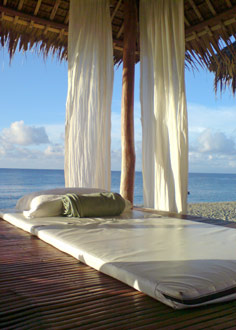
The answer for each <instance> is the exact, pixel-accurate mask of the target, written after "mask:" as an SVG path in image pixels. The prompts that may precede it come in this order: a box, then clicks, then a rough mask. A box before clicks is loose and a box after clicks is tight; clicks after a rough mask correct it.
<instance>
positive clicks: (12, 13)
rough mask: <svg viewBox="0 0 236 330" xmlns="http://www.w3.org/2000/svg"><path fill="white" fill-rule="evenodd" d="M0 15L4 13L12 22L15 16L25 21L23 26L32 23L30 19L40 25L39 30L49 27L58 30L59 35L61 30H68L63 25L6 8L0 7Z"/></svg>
mask: <svg viewBox="0 0 236 330" xmlns="http://www.w3.org/2000/svg"><path fill="white" fill-rule="evenodd" d="M0 13H4V14H5V15H7V16H9V18H10V17H11V18H12V20H14V17H15V16H19V17H20V18H23V19H24V20H26V21H25V22H24V23H25V24H23V25H27V24H30V22H31V21H32V18H33V21H34V22H35V23H37V24H40V25H42V27H41V28H44V26H50V27H52V28H54V29H58V30H59V33H60V30H61V29H64V30H65V31H67V30H68V27H67V26H66V25H65V24H61V23H56V22H54V21H49V20H46V19H43V18H40V17H37V16H35V17H32V15H29V14H25V13H23V12H20V11H17V10H14V9H11V8H8V7H4V6H2V5H0ZM7 20H9V21H10V19H7ZM22 23H23V22H22Z"/></svg>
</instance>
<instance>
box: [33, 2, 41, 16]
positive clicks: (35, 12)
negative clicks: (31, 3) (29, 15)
mask: <svg viewBox="0 0 236 330" xmlns="http://www.w3.org/2000/svg"><path fill="white" fill-rule="evenodd" d="M41 2H42V0H38V2H37V5H36V7H35V10H34V16H36V15H37V14H38V11H39V8H40V6H41Z"/></svg>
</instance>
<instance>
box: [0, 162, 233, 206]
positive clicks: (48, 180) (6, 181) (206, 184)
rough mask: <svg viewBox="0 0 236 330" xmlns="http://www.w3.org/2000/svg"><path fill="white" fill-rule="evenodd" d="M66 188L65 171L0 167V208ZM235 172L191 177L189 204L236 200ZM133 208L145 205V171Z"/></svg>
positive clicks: (115, 179) (114, 184)
mask: <svg viewBox="0 0 236 330" xmlns="http://www.w3.org/2000/svg"><path fill="white" fill-rule="evenodd" d="M120 176H121V171H118V170H112V171H111V191H114V192H119V191H120ZM63 186H65V180H64V170H62V169H35V168H32V169H29V168H0V209H7V208H14V206H15V205H16V202H17V200H18V199H19V198H21V197H22V196H23V195H26V194H28V193H31V192H33V191H42V190H47V189H53V188H59V187H63ZM235 187H236V174H235V173H197V172H190V173H189V175H188V191H189V192H190V194H189V195H188V200H187V201H188V204H192V203H203V202H208V203H209V202H228V201H236V189H235ZM134 205H138V206H142V205H143V182H142V172H141V171H136V172H135V186H134Z"/></svg>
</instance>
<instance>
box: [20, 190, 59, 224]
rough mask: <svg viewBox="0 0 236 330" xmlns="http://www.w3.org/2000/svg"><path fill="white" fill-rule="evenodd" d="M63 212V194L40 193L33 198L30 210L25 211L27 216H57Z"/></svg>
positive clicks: (24, 213)
mask: <svg viewBox="0 0 236 330" xmlns="http://www.w3.org/2000/svg"><path fill="white" fill-rule="evenodd" d="M62 213H63V203H62V196H61V195H40V196H37V197H35V198H33V199H32V201H31V203H30V210H29V211H23V215H24V216H25V217H26V218H36V217H38V218H41V217H55V216H58V215H61V214H62Z"/></svg>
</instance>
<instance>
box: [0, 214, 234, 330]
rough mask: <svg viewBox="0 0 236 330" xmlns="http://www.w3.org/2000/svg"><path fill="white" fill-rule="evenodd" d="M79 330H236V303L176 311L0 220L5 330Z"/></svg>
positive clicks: (0, 303)
mask: <svg viewBox="0 0 236 330" xmlns="http://www.w3.org/2000/svg"><path fill="white" fill-rule="evenodd" d="M200 221H201V220H200ZM213 222H214V221H213ZM215 222H216V223H219V224H221V225H227V226H230V227H234V228H236V223H233V224H232V223H226V222H218V221H215ZM235 253H236V251H235ZM76 328H77V329H78V328H79V329H109V330H110V329H168V330H171V329H191V330H194V329H236V301H233V302H229V303H223V304H218V305H210V306H205V307H201V308H194V309H188V310H182V311H175V310H173V309H171V308H169V307H167V306H165V305H164V304H162V303H159V302H158V301H156V300H154V299H152V298H150V297H148V296H146V295H144V294H142V293H140V292H138V291H135V290H134V289H132V288H130V287H128V286H127V285H125V284H123V283H121V282H119V281H117V280H115V279H113V278H111V277H109V276H106V275H104V274H101V273H99V272H97V271H96V270H93V269H92V268H90V267H88V266H86V265H84V264H82V263H80V262H78V261H77V260H76V259H74V258H73V257H71V256H69V255H66V254H64V253H63V252H60V251H59V250H57V249H55V248H54V247H52V246H50V245H48V244H46V243H45V242H43V241H41V240H39V239H38V238H36V237H34V236H32V235H30V234H28V233H26V232H24V231H22V230H20V229H17V228H15V227H14V226H12V225H10V224H8V223H7V222H5V221H3V220H0V329H4V330H5V329H76Z"/></svg>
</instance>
